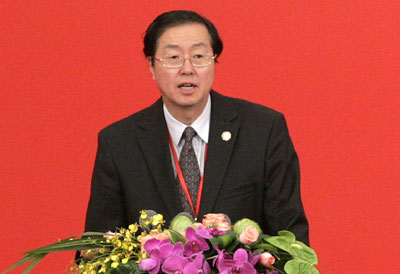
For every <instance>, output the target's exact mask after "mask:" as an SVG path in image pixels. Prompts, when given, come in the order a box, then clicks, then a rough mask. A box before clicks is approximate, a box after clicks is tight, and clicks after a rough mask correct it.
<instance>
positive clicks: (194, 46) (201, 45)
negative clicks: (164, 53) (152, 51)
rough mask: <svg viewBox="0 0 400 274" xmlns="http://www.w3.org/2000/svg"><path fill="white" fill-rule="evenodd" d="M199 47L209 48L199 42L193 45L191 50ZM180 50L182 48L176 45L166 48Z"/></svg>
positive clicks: (168, 45)
mask: <svg viewBox="0 0 400 274" xmlns="http://www.w3.org/2000/svg"><path fill="white" fill-rule="evenodd" d="M198 47H207V45H206V44H205V43H203V42H199V43H196V44H193V45H192V46H191V48H198ZM178 48H180V47H179V46H178V45H174V44H167V45H165V46H164V49H178Z"/></svg>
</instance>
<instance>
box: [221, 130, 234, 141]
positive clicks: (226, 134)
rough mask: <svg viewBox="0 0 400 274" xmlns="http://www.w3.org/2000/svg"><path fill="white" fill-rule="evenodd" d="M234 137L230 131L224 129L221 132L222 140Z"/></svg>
mask: <svg viewBox="0 0 400 274" xmlns="http://www.w3.org/2000/svg"><path fill="white" fill-rule="evenodd" d="M231 137H232V134H231V133H230V132H229V131H224V132H222V134H221V138H222V140H224V141H225V142H227V141H229V140H230V139H231Z"/></svg>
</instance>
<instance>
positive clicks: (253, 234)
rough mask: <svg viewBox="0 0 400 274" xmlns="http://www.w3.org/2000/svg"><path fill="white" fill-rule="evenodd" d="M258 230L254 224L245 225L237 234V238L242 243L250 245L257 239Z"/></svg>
mask: <svg viewBox="0 0 400 274" xmlns="http://www.w3.org/2000/svg"><path fill="white" fill-rule="evenodd" d="M258 236H260V232H258V230H257V228H255V227H254V226H248V227H246V228H245V229H244V230H243V231H242V233H241V234H240V236H239V240H240V242H241V243H242V244H244V245H250V244H252V243H254V242H256V241H257V240H258Z"/></svg>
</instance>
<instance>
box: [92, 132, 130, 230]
mask: <svg viewBox="0 0 400 274" xmlns="http://www.w3.org/2000/svg"><path fill="white" fill-rule="evenodd" d="M126 226H127V218H126V209H125V202H124V198H123V194H122V189H121V184H120V179H119V176H118V171H117V167H116V165H115V161H114V160H113V157H112V153H111V149H110V147H109V145H108V144H107V141H106V138H105V137H104V135H103V134H102V132H100V133H99V136H98V149H97V155H96V160H95V165H94V170H93V176H92V184H91V194H90V199H89V205H88V210H87V214H86V225H85V231H100V232H106V231H109V230H111V231H115V229H116V228H117V227H126Z"/></svg>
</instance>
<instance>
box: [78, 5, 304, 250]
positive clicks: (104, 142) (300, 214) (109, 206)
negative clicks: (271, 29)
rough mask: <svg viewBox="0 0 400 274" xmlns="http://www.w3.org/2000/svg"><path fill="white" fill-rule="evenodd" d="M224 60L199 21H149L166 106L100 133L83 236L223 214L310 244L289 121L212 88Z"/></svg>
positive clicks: (187, 14) (176, 14)
mask: <svg viewBox="0 0 400 274" xmlns="http://www.w3.org/2000/svg"><path fill="white" fill-rule="evenodd" d="M221 52H222V42H221V40H220V38H219V36H218V32H217V30H216V29H215V27H214V25H213V24H212V23H211V22H210V21H209V20H207V19H206V18H204V17H202V16H200V15H198V14H197V13H194V12H192V11H171V12H168V13H164V14H161V15H160V16H158V17H157V18H156V19H155V20H154V21H153V22H152V24H151V25H150V26H149V28H148V29H147V32H146V35H145V38H144V53H145V55H146V57H147V59H148V62H149V66H150V71H151V73H152V75H153V79H154V80H155V81H156V83H157V85H158V87H159V89H160V91H161V95H162V98H161V99H159V100H158V101H157V102H155V103H154V104H153V105H152V106H150V107H148V108H146V109H144V110H142V111H140V112H138V113H135V114H133V115H132V116H130V117H127V118H125V119H123V120H121V121H119V122H116V123H114V124H112V125H110V126H109V127H107V128H105V129H103V130H102V131H101V132H100V133H99V145H98V152H97V157H96V162H95V167H94V172H93V180H92V188H91V197H90V201H89V207H88V212H87V219H86V228H85V230H86V231H108V230H115V228H116V227H127V226H128V225H129V224H130V223H134V222H136V221H137V219H138V215H139V211H140V210H141V209H152V210H154V211H156V212H158V213H161V214H163V215H164V217H165V219H166V220H171V218H173V217H174V216H175V215H176V214H177V213H179V212H182V211H188V212H190V213H192V214H193V215H196V217H198V218H199V221H200V220H201V218H202V216H203V215H204V214H206V213H225V214H227V215H228V216H229V217H230V218H231V220H232V222H235V221H237V220H239V219H241V218H244V217H247V218H250V219H253V220H255V221H256V222H258V223H259V224H260V226H261V228H262V229H263V231H264V233H267V234H271V235H275V234H276V233H277V232H278V231H279V230H283V229H286V230H290V231H292V232H294V233H295V234H296V236H297V238H298V239H299V240H301V241H303V242H305V243H307V244H308V223H307V219H306V217H305V214H304V210H303V207H302V203H301V199H300V185H299V167H298V160H297V156H296V152H295V151H294V148H293V145H292V142H291V140H290V137H289V134H288V130H287V127H286V123H285V119H284V117H283V115H282V114H280V113H278V112H276V111H273V110H271V109H269V108H266V107H263V106H260V105H256V104H252V103H249V102H246V101H243V100H239V99H233V98H229V97H225V96H222V95H220V94H218V93H217V92H215V91H213V90H212V85H213V82H214V74H215V65H216V62H217V58H218V56H219V55H220V54H221ZM186 128H189V129H186ZM189 135H191V136H190V137H187V136H189ZM193 135H194V136H193ZM185 138H189V139H185ZM182 155H184V156H182ZM182 159H185V161H186V162H185V161H183V160H182ZM188 162H189V164H188ZM188 170H189V171H188ZM188 174H189V175H188Z"/></svg>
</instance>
